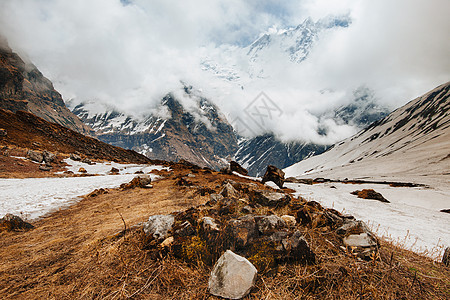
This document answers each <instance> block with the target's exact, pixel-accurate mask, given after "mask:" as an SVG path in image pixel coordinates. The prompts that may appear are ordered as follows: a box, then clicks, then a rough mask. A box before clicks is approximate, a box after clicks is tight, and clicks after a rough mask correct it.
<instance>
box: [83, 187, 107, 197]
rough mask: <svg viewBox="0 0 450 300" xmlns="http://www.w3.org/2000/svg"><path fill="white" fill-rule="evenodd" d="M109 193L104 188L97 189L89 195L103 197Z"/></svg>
mask: <svg viewBox="0 0 450 300" xmlns="http://www.w3.org/2000/svg"><path fill="white" fill-rule="evenodd" d="M107 193H108V190H106V189H104V188H100V189H95V190H93V191H92V192H91V193H90V194H88V197H97V196H98V195H103V194H107Z"/></svg>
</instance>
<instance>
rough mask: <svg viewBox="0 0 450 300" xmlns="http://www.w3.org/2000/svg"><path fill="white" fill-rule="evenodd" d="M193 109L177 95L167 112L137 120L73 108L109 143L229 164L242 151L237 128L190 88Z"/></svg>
mask: <svg viewBox="0 0 450 300" xmlns="http://www.w3.org/2000/svg"><path fill="white" fill-rule="evenodd" d="M183 97H187V98H189V100H190V101H191V104H193V106H192V107H191V109H190V111H188V110H186V109H185V108H184V106H183V105H182V104H181V102H180V100H178V99H177V97H176V96H174V95H172V94H168V95H167V96H165V97H164V98H163V100H162V102H161V105H160V107H159V111H165V114H166V116H158V114H155V113H149V114H147V115H146V116H145V117H142V118H136V117H131V116H127V115H125V114H124V113H122V112H117V111H115V110H114V109H112V110H107V109H106V108H105V110H103V111H102V112H100V113H93V112H92V111H90V110H89V108H88V107H87V106H88V105H89V104H79V105H77V106H75V107H74V108H73V112H74V113H75V114H76V115H78V116H79V117H80V118H81V119H82V120H83V121H84V122H85V123H86V124H88V125H90V126H92V127H93V128H94V130H95V131H96V134H97V137H98V138H99V139H100V140H102V141H104V142H107V143H110V144H113V145H116V146H120V147H124V148H128V149H133V150H136V151H138V152H140V153H142V154H144V155H146V156H147V157H149V158H151V159H161V160H170V161H178V160H180V159H185V160H188V161H190V162H192V163H195V164H198V165H200V166H206V167H210V168H215V169H218V168H221V167H224V166H226V165H227V164H228V161H229V160H231V159H232V158H233V155H234V153H235V152H236V149H237V137H236V135H235V133H234V131H233V127H232V126H231V125H230V124H229V123H228V122H227V120H226V119H225V117H224V116H222V115H221V114H220V112H219V111H218V109H217V107H216V106H215V105H214V104H212V103H211V102H209V101H208V100H207V99H205V98H203V97H201V96H199V95H197V94H195V92H193V91H192V88H191V87H185V89H184V95H183Z"/></svg>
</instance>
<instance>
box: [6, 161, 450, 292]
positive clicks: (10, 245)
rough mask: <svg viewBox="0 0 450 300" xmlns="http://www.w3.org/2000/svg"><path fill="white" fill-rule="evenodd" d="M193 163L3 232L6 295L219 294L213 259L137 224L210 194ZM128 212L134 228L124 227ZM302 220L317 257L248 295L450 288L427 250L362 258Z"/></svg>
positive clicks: (277, 273)
mask: <svg viewBox="0 0 450 300" xmlns="http://www.w3.org/2000/svg"><path fill="white" fill-rule="evenodd" d="M189 172H190V171H189V170H184V169H182V168H180V169H177V168H175V170H174V172H173V174H172V176H171V177H169V178H167V179H164V180H161V181H158V182H155V183H154V188H153V189H134V190H127V191H119V190H112V191H110V192H109V193H107V194H103V195H99V196H96V197H88V198H85V199H84V200H82V201H81V202H79V203H77V204H75V205H73V206H72V207H70V208H68V209H66V210H61V211H58V212H56V213H54V214H52V215H51V216H48V217H46V218H44V219H42V220H40V221H37V222H35V223H34V225H35V226H36V228H35V229H33V230H31V231H28V232H15V233H11V232H9V233H2V234H0V256H1V257H2V263H1V265H0V298H2V299H128V298H131V299H216V298H215V297H213V296H211V295H209V293H208V292H207V285H208V277H209V272H210V270H211V266H208V265H204V264H203V263H201V262H197V261H191V262H184V261H181V260H179V259H176V258H174V257H171V256H170V255H165V256H163V255H159V254H155V252H154V251H151V250H146V249H145V247H144V244H143V240H144V239H143V233H142V231H141V229H140V228H139V227H132V225H134V224H138V223H139V222H142V221H145V220H146V219H147V218H148V216H149V215H151V214H157V213H169V212H173V211H178V210H184V209H186V208H188V207H190V206H193V205H198V204H202V203H204V202H206V201H207V200H208V199H209V197H208V196H201V195H200V194H199V193H196V192H195V191H196V189H195V188H189V187H179V186H176V185H175V182H176V180H177V178H176V177H179V176H181V175H186V174H187V173H189ZM232 177H233V176H228V175H222V174H218V173H213V174H203V173H202V171H200V174H196V177H195V178H191V179H192V181H193V183H194V184H195V185H201V186H204V187H207V188H211V189H216V190H217V189H218V188H217V187H216V186H217V185H218V184H221V183H222V181H223V180H224V179H225V178H232ZM235 179H236V180H242V179H237V178H235ZM119 213H120V214H119ZM276 213H281V211H280V212H276ZM122 217H123V220H124V221H125V223H126V225H127V227H128V228H131V229H129V230H127V231H126V232H123V229H124V223H123V220H122ZM302 230H303V233H304V235H305V237H306V239H307V240H308V242H309V243H310V245H311V247H312V248H313V250H314V251H315V253H316V255H317V261H318V262H317V264H315V265H312V266H304V265H300V264H288V263H285V264H282V265H280V266H279V268H278V269H276V270H272V271H271V272H267V273H265V274H262V275H261V276H259V278H258V281H257V284H256V286H255V288H254V289H253V290H252V293H251V294H250V295H249V296H248V297H247V298H248V299H448V298H449V297H450V294H449V293H450V283H449V282H450V281H449V278H450V270H449V268H446V267H444V266H443V265H442V264H440V263H436V262H434V261H432V260H431V259H429V258H426V257H424V256H420V255H417V254H414V253H412V252H410V251H407V250H403V249H401V248H398V247H396V246H394V245H392V244H389V243H387V242H384V243H382V247H381V249H380V251H379V258H375V257H374V260H373V261H369V262H366V261H360V260H358V259H357V258H356V257H355V256H354V255H352V253H351V252H349V251H347V250H343V249H341V248H340V247H339V245H340V243H339V241H338V240H336V235H333V234H331V233H330V231H329V230H327V229H326V227H321V228H306V227H305V228H302Z"/></svg>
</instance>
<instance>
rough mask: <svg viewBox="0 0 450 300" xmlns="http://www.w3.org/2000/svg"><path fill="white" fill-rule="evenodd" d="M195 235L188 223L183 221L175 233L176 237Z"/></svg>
mask: <svg viewBox="0 0 450 300" xmlns="http://www.w3.org/2000/svg"><path fill="white" fill-rule="evenodd" d="M194 233H195V229H194V228H193V227H192V225H191V223H190V222H189V221H185V222H184V223H183V224H181V225H180V228H179V229H177V230H176V231H175V234H176V235H178V236H190V235H193V234H194Z"/></svg>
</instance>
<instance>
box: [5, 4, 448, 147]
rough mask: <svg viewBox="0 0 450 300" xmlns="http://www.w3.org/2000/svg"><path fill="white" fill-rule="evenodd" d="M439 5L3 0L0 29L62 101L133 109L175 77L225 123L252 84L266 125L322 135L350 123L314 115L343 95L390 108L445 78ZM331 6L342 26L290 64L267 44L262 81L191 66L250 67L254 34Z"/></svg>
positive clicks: (313, 137)
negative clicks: (266, 114)
mask: <svg viewBox="0 0 450 300" xmlns="http://www.w3.org/2000/svg"><path fill="white" fill-rule="evenodd" d="M448 11H450V2H449V1H448V0H430V1H421V0H399V1H395V2H393V1H386V0H380V1H362V0H360V1H357V0H343V1H339V2H337V1H332V0H323V1H312V0H299V1H283V3H282V4H280V3H278V1H243V0H228V1H210V0H209V1H208V0H193V1H163V0H155V1H144V0H133V1H131V0H128V1H123V0H122V1H119V0H96V1H87V0H79V1H62V0H38V1H32V0H3V1H2V2H1V4H0V33H1V34H2V35H4V36H6V38H7V39H8V41H9V44H10V46H11V47H12V48H13V49H14V50H15V51H17V52H19V53H20V54H21V55H22V56H24V55H27V56H28V57H29V59H30V60H31V61H32V62H33V63H35V64H36V66H37V67H38V68H39V69H40V70H41V71H42V72H43V73H44V74H45V75H46V76H47V77H49V78H50V79H51V80H52V81H53V83H54V84H55V87H56V88H57V89H58V90H59V91H60V92H61V93H62V95H63V97H64V99H65V100H66V101H67V100H70V99H74V100H75V101H85V100H89V101H99V102H106V103H108V104H110V105H113V106H115V107H117V108H119V109H121V110H123V111H126V112H129V113H132V114H139V113H142V112H145V111H150V110H152V109H154V108H155V107H156V106H157V105H158V104H159V103H160V101H161V98H162V97H163V96H164V95H165V94H167V93H168V92H172V91H177V90H179V89H180V81H183V82H186V83H188V84H191V85H193V86H194V87H195V88H198V89H201V90H202V92H203V94H204V95H206V96H207V97H208V98H209V99H210V100H211V101H213V102H215V103H216V104H217V105H218V106H219V107H220V108H221V110H222V111H223V112H224V114H226V115H227V116H228V118H229V119H230V120H232V119H235V118H236V117H242V118H245V117H246V116H245V114H244V113H243V112H244V110H245V108H246V107H247V106H248V105H249V103H251V102H252V100H253V99H255V97H256V96H257V95H258V94H259V93H260V92H261V91H264V92H265V93H266V94H267V95H268V96H269V97H270V98H271V99H272V100H273V101H274V102H275V103H276V104H277V105H278V106H279V108H280V109H281V110H282V111H283V115H282V117H280V118H275V119H273V120H272V121H269V124H268V126H267V128H270V130H272V131H273V132H274V133H275V134H276V135H277V136H279V137H280V138H282V139H283V140H292V139H302V140H306V141H313V142H319V143H332V142H335V141H338V140H340V139H342V138H345V137H347V136H349V135H350V134H352V133H354V131H355V130H356V129H355V128H353V127H351V126H346V125H338V124H335V123H334V122H333V121H332V120H330V119H325V120H324V119H321V118H320V115H321V114H322V113H324V112H326V111H327V110H329V109H330V108H334V107H338V106H340V105H343V104H346V103H348V101H350V100H351V95H352V92H353V91H354V90H355V89H356V88H358V87H359V86H361V85H365V86H367V87H369V88H371V89H372V90H374V91H375V94H376V97H377V99H378V101H379V102H380V103H381V104H383V105H387V106H389V107H391V108H395V107H398V106H400V105H402V104H404V103H406V102H407V101H408V100H411V99H413V98H414V97H416V96H419V95H421V94H422V93H424V92H426V91H428V90H430V89H432V88H433V87H435V86H437V85H439V84H441V83H444V82H446V81H448V80H449V78H450V76H449V75H450V57H449V55H448V53H450V40H449V39H448V36H449V33H450V32H449V30H450V18H448V16H447V12H448ZM343 14H346V15H348V16H349V17H350V18H351V20H352V23H351V25H350V26H349V27H348V28H339V29H333V30H328V31H326V32H324V33H323V34H321V36H320V39H319V40H318V41H317V42H316V44H315V45H314V47H313V49H312V50H311V52H310V55H309V56H308V58H307V59H306V60H305V61H303V62H302V63H300V64H292V63H291V62H289V61H288V60H286V58H285V57H283V56H282V55H280V53H277V52H274V53H272V54H271V56H270V60H269V61H266V62H264V64H263V67H264V72H265V74H266V75H267V74H268V76H266V77H265V78H263V79H261V78H258V77H253V78H250V77H248V78H243V77H242V76H241V78H240V79H239V80H240V81H239V80H238V81H237V82H233V81H224V80H223V79H221V78H218V77H217V76H215V75H214V74H213V73H212V72H205V71H204V70H202V68H201V65H202V62H204V59H205V58H210V59H211V60H212V61H214V62H217V63H218V64H220V65H223V66H231V67H233V68H236V69H237V70H240V71H244V72H245V71H246V70H248V69H249V68H250V67H251V66H249V65H248V61H246V60H245V59H243V58H242V57H243V56H242V55H241V54H238V55H237V54H236V53H240V51H241V52H242V48H243V47H245V46H247V45H249V44H250V43H251V42H252V41H254V40H255V39H257V38H258V37H259V36H260V35H261V34H262V33H264V32H274V31H276V30H279V29H285V28H289V27H295V26H297V25H298V24H300V23H302V22H303V20H305V19H306V18H307V17H311V18H312V19H313V20H315V21H316V20H319V19H321V18H324V17H326V16H329V15H343ZM241 75H242V74H241ZM244 77H245V76H244ZM322 127H325V128H327V130H328V134H327V135H325V136H324V135H320V134H318V133H317V131H318V129H319V128H322ZM262 131H263V130H262ZM259 133H261V132H256V134H259Z"/></svg>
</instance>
